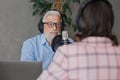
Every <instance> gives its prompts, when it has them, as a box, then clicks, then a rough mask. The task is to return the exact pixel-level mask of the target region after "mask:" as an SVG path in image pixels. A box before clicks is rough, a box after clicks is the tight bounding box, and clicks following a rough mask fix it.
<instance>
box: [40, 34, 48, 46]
mask: <svg viewBox="0 0 120 80" xmlns="http://www.w3.org/2000/svg"><path fill="white" fill-rule="evenodd" d="M41 43H42V44H43V45H44V44H45V43H47V41H46V38H45V34H44V33H43V34H41Z"/></svg>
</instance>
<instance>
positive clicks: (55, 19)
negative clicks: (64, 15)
mask: <svg viewBox="0 0 120 80" xmlns="http://www.w3.org/2000/svg"><path fill="white" fill-rule="evenodd" d="M59 25H61V19H60V17H59V16H57V15H49V16H47V17H46V20H45V22H44V34H45V37H46V39H47V41H48V42H50V43H51V41H52V39H53V38H54V37H55V36H56V35H58V34H60V33H61V27H62V26H59Z"/></svg>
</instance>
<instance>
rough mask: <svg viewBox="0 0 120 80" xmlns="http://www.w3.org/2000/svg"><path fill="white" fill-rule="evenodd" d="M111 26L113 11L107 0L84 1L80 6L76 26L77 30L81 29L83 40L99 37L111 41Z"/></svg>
mask: <svg viewBox="0 0 120 80" xmlns="http://www.w3.org/2000/svg"><path fill="white" fill-rule="evenodd" d="M113 24H114V14H113V9H112V5H111V4H110V2H108V0H86V1H85V2H83V4H81V7H80V10H79V12H78V18H77V25H78V29H79V30H80V29H81V28H82V33H83V36H82V37H83V38H85V37H88V36H96V37H97V36H99V37H108V38H110V39H111V40H112V39H113V34H112V28H113ZM114 37H115V36H114ZM116 43H117V42H115V44H116Z"/></svg>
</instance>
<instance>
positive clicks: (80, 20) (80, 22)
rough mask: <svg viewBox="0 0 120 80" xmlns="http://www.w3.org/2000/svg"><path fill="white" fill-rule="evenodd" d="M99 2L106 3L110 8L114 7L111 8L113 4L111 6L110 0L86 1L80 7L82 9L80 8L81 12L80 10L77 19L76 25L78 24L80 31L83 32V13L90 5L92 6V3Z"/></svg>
mask: <svg viewBox="0 0 120 80" xmlns="http://www.w3.org/2000/svg"><path fill="white" fill-rule="evenodd" d="M97 1H103V2H105V3H106V4H108V5H109V6H110V7H112V6H111V4H110V2H109V1H108V0H85V1H84V2H83V3H82V4H81V6H80V8H79V10H78V14H77V18H76V24H77V26H78V30H79V31H82V28H83V27H82V20H83V19H82V16H83V11H84V9H85V7H86V6H87V5H88V4H90V3H92V2H97Z"/></svg>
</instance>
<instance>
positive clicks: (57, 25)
mask: <svg viewBox="0 0 120 80" xmlns="http://www.w3.org/2000/svg"><path fill="white" fill-rule="evenodd" d="M44 24H47V25H48V27H50V28H52V27H53V26H56V27H57V28H60V27H61V23H60V22H58V23H55V22H51V21H50V22H46V23H44Z"/></svg>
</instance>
